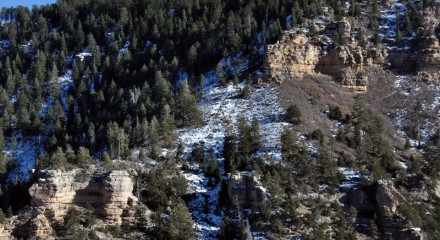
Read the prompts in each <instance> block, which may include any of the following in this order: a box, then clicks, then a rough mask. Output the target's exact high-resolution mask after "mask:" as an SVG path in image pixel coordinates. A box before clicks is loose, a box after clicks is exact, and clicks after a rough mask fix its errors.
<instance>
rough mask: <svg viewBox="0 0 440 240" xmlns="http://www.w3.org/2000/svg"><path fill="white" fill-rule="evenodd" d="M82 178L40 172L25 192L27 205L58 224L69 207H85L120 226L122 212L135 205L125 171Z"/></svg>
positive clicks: (74, 174)
mask: <svg viewBox="0 0 440 240" xmlns="http://www.w3.org/2000/svg"><path fill="white" fill-rule="evenodd" d="M86 174H87V173H85V172H83V171H82V170H72V171H68V172H63V171H60V170H48V171H44V172H41V173H40V174H39V180H38V183H36V184H34V185H32V187H31V188H30V189H29V193H30V195H31V197H32V199H31V205H32V206H33V207H42V208H45V211H46V213H45V214H46V215H48V216H49V217H51V218H53V219H55V220H60V219H62V218H63V217H64V216H65V214H66V213H67V210H68V208H69V207H70V205H72V204H77V205H84V204H87V203H88V204H90V205H92V206H93V207H95V211H96V213H97V214H99V215H101V216H102V217H104V218H106V219H108V220H113V221H116V222H120V221H121V215H122V212H123V210H124V209H125V208H127V207H129V206H132V205H133V204H136V203H137V198H136V197H135V196H133V194H132V191H133V181H132V180H131V178H130V176H129V174H128V173H127V171H112V172H109V173H106V174H102V175H94V176H91V177H87V176H84V175H86Z"/></svg>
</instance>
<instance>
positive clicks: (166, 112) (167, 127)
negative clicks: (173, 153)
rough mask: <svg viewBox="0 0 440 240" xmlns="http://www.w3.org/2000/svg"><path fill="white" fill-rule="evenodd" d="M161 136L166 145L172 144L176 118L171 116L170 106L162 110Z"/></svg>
mask: <svg viewBox="0 0 440 240" xmlns="http://www.w3.org/2000/svg"><path fill="white" fill-rule="evenodd" d="M160 126H161V133H162V134H161V135H162V136H163V138H164V141H165V142H166V143H171V140H172V135H173V130H174V127H175V126H174V118H173V116H172V115H171V108H170V106H169V105H168V104H166V105H165V106H164V108H163V109H162V113H161V116H160Z"/></svg>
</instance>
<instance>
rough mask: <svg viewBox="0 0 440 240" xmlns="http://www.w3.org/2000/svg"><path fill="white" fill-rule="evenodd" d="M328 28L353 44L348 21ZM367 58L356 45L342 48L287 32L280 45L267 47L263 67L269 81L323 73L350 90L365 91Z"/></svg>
mask: <svg viewBox="0 0 440 240" xmlns="http://www.w3.org/2000/svg"><path fill="white" fill-rule="evenodd" d="M327 28H328V29H330V30H333V31H335V32H338V34H339V35H340V37H341V39H342V40H343V41H344V42H353V41H351V37H350V31H351V26H350V24H349V23H348V22H347V21H340V22H337V23H333V24H331V25H329V26H328V27H327ZM364 59H365V57H364V52H363V50H362V48H360V47H359V46H357V45H356V43H355V42H354V43H353V44H346V45H343V46H339V45H337V44H328V40H326V39H322V40H317V39H313V38H309V37H307V36H306V35H305V34H303V33H302V32H300V31H297V32H285V33H284V35H283V37H282V38H281V40H280V41H279V42H278V43H276V44H274V45H268V46H267V52H266V57H265V59H264V66H265V74H266V76H267V78H268V79H269V81H270V82H281V81H283V80H284V79H285V78H286V77H299V78H302V77H304V76H305V75H315V74H317V73H321V74H326V75H330V76H333V77H335V79H336V80H338V81H339V82H340V83H341V84H342V85H343V86H344V87H347V88H348V89H353V90H356V91H366V90H367V78H366V77H365V76H363V75H362V71H363V66H364V65H365V64H366V61H365V60H364Z"/></svg>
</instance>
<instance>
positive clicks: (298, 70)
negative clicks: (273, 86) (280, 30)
mask: <svg viewBox="0 0 440 240" xmlns="http://www.w3.org/2000/svg"><path fill="white" fill-rule="evenodd" d="M320 52H321V48H320V47H318V46H315V45H313V44H311V43H310V39H309V38H308V37H307V36H306V35H304V34H302V33H299V34H291V33H285V34H284V35H283V37H282V38H281V40H280V42H279V43H277V44H274V45H268V46H267V54H266V57H265V65H266V69H265V70H266V71H267V74H268V75H269V77H270V80H269V81H272V82H280V81H283V80H284V77H285V75H286V74H287V75H288V76H297V77H303V76H304V75H311V74H315V68H316V65H317V64H318V62H319V55H320Z"/></svg>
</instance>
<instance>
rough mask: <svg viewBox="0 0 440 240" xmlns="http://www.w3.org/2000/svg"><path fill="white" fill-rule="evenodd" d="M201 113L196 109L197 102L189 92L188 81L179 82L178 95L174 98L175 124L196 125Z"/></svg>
mask: <svg viewBox="0 0 440 240" xmlns="http://www.w3.org/2000/svg"><path fill="white" fill-rule="evenodd" d="M200 121H201V113H200V111H199V109H198V108H197V100H196V98H195V97H194V95H193V94H192V93H191V92H190V89H189V86H188V81H186V80H184V81H181V82H180V87H179V93H178V94H177V96H176V123H177V125H179V126H188V125H193V124H198V123H199V122H200Z"/></svg>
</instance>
